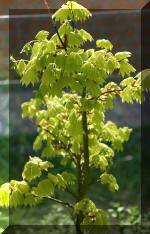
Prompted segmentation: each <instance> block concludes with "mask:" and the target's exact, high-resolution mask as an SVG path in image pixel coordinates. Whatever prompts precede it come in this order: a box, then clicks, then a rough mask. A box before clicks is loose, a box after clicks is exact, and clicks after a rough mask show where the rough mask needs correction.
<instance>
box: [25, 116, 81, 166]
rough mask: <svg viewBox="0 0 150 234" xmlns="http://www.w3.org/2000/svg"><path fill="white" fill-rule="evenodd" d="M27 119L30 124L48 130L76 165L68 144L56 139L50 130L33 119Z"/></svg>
mask: <svg viewBox="0 0 150 234" xmlns="http://www.w3.org/2000/svg"><path fill="white" fill-rule="evenodd" d="M28 120H29V121H30V122H31V123H32V124H34V125H35V126H36V127H39V128H41V129H42V130H44V131H46V132H48V133H49V134H50V135H51V136H53V137H54V139H56V141H58V142H60V143H61V144H62V145H63V149H64V150H65V151H66V152H67V153H69V155H70V158H71V159H72V161H73V162H74V163H75V164H76V165H77V162H76V160H75V158H74V156H75V155H74V154H73V153H72V152H71V150H70V149H69V146H68V145H66V144H65V143H64V142H63V141H61V140H59V139H57V137H56V136H55V135H54V134H53V133H52V132H50V131H49V130H48V129H47V128H44V127H42V126H41V125H40V124H36V123H35V122H34V121H32V120H31V119H29V118H28Z"/></svg>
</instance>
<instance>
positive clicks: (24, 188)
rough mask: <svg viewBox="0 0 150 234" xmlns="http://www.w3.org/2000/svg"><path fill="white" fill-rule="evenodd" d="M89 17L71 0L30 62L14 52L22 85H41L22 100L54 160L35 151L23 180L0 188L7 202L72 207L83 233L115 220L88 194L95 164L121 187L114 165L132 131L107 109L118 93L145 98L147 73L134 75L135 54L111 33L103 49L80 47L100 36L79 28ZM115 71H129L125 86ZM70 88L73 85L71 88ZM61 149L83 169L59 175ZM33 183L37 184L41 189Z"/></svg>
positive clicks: (41, 36)
mask: <svg viewBox="0 0 150 234" xmlns="http://www.w3.org/2000/svg"><path fill="white" fill-rule="evenodd" d="M90 16H91V13H90V12H89V11H88V10H87V9H86V8H84V7H83V6H81V5H79V4H78V3H76V2H74V1H68V2H67V3H66V4H64V5H62V7H61V8H60V9H59V10H57V11H56V12H55V13H54V14H53V15H52V17H51V20H52V23H53V26H54V28H55V30H56V33H55V34H54V35H53V36H52V37H51V38H48V37H49V32H48V31H40V32H39V33H38V34H37V35H36V37H35V40H33V41H30V42H28V43H27V44H25V46H24V47H23V49H22V51H21V53H26V54H27V55H29V59H28V60H23V59H20V60H15V59H14V58H13V57H11V60H12V61H13V63H14V68H15V70H16V71H17V73H18V75H19V76H20V77H21V82H22V85H23V84H25V85H26V86H28V85H29V84H30V83H31V84H32V85H33V86H34V84H35V83H37V84H39V88H38V90H36V92H35V98H32V99H31V100H30V101H29V102H25V103H23V104H22V117H23V118H25V117H27V116H28V118H30V119H34V120H35V121H33V120H31V121H32V122H33V123H34V124H35V125H36V127H37V132H38V136H37V137H36V139H35V141H34V144H33V149H34V150H35V151H38V150H42V153H41V157H42V158H45V157H46V158H47V161H45V160H42V159H41V158H40V157H39V156H30V157H29V161H28V162H27V163H26V164H25V166H24V170H23V173H22V177H23V181H15V180H12V181H10V182H9V183H5V184H3V185H2V186H1V187H0V205H1V206H2V207H4V206H5V207H8V206H10V207H17V206H18V205H24V206H28V205H29V206H33V205H36V204H38V203H39V202H42V200H43V199H44V198H49V199H50V200H53V201H55V202H59V203H61V204H62V205H65V206H68V207H70V209H72V210H73V212H74V215H75V225H76V230H77V233H83V230H84V229H85V228H86V227H87V226H86V225H92V226H94V225H108V224H109V222H108V215H107V213H106V212H105V211H103V210H102V209H99V208H97V207H96V206H95V204H94V203H93V201H91V200H90V199H89V198H88V195H87V192H88V188H89V185H90V183H91V171H92V170H91V169H92V168H97V169H98V170H99V178H96V180H97V182H98V183H101V184H108V186H109V189H110V190H111V191H112V192H114V191H115V190H118V189H119V186H118V184H117V181H116V178H115V177H114V176H113V175H112V174H109V169H110V166H111V165H112V163H113V158H114V154H115V151H122V150H123V143H124V142H125V141H127V140H128V139H129V136H130V133H131V129H129V128H128V127H122V128H118V127H117V126H116V124H115V123H113V122H111V121H107V122H106V121H105V112H106V110H107V109H108V108H111V109H112V108H113V100H114V99H115V98H116V96H119V97H120V99H121V101H122V102H127V103H133V101H134V100H135V101H137V102H141V97H142V95H141V76H140V75H139V74H138V75H136V76H131V73H133V74H134V73H135V68H134V67H133V66H132V65H131V64H130V63H129V60H128V59H129V57H130V56H131V53H130V52H128V51H124V52H118V53H116V54H113V53H112V52H111V51H112V49H113V45H112V44H111V42H110V41H109V40H105V39H98V40H97V41H96V47H97V49H88V50H85V49H82V48H81V47H82V46H83V45H84V43H85V42H86V41H90V42H92V41H93V40H94V39H93V38H92V36H91V35H90V34H89V33H88V32H86V31H85V30H84V29H77V28H76V23H77V22H78V21H81V22H83V21H85V20H86V19H87V18H89V17H90ZM57 21H59V22H60V27H59V28H58V29H57V27H56V23H55V22H57ZM113 72H118V74H119V75H120V76H121V77H122V81H121V83H120V84H119V85H118V84H116V83H115V82H109V77H110V75H111V74H112V73H113ZM125 76H126V77H125ZM64 88H68V90H69V91H68V92H65V89H64ZM45 145H46V146H45ZM57 155H60V156H61V157H62V160H61V163H62V164H63V165H66V164H67V163H68V162H71V164H70V165H71V167H73V168H74V169H75V170H76V172H77V173H76V174H75V173H70V172H67V171H63V173H57V174H54V173H52V169H51V168H52V167H55V165H53V164H52V162H51V159H52V158H53V157H55V156H57ZM43 171H47V178H45V179H41V180H40V182H38V183H36V178H37V177H40V176H41V174H42V172H43ZM31 181H34V182H35V184H36V185H35V186H34V187H33V186H32V184H31ZM73 186H74V187H75V188H77V191H76V192H75V193H74V192H73V191H72V190H71V189H72V188H73ZM56 187H57V188H59V189H60V190H62V191H64V190H66V191H68V192H71V193H72V195H73V196H74V198H75V203H74V204H70V203H69V202H67V201H60V200H58V199H57V198H55V188H56ZM71 187H72V188H71ZM91 233H96V230H95V231H94V232H93V230H92V232H91ZM97 233H99V232H97ZM103 233H104V232H103Z"/></svg>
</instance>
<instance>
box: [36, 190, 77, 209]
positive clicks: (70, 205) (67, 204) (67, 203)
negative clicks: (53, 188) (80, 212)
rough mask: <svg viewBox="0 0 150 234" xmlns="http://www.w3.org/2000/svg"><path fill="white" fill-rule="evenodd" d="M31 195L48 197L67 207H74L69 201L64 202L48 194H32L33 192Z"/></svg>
mask: <svg viewBox="0 0 150 234" xmlns="http://www.w3.org/2000/svg"><path fill="white" fill-rule="evenodd" d="M32 195H33V196H35V197H40V198H48V199H50V200H52V201H55V202H57V203H59V204H61V205H63V206H67V207H70V208H72V209H73V208H74V206H73V205H72V204H70V203H69V202H64V201H61V200H58V199H56V198H54V197H50V196H42V197H41V196H38V195H36V194H33V193H32Z"/></svg>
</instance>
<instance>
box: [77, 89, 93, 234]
mask: <svg viewBox="0 0 150 234" xmlns="http://www.w3.org/2000/svg"><path fill="white" fill-rule="evenodd" d="M85 95H86V88H84V89H83V93H82V98H85ZM82 125H83V131H84V133H83V150H84V164H83V167H82V169H81V156H79V158H78V201H81V200H82V199H84V198H85V197H86V194H87V191H88V186H89V181H90V167H89V150H88V128H87V112H86V111H83V112H82ZM82 220H83V215H82V213H81V214H78V215H77V219H76V234H83V232H82V231H81V229H80V224H81V222H82Z"/></svg>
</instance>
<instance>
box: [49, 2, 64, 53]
mask: <svg viewBox="0 0 150 234" xmlns="http://www.w3.org/2000/svg"><path fill="white" fill-rule="evenodd" d="M44 3H45V5H46V7H47V9H48V13H49V15H50V19H51V22H52V25H53V27H54V29H55V31H56V33H57V36H58V38H59V41H60V43H61V44H62V47H63V49H64V50H65V51H67V48H66V46H65V44H64V43H63V41H62V39H61V37H60V35H59V32H58V29H57V26H56V23H55V21H54V20H53V18H52V14H51V11H50V8H49V6H48V3H47V0H44Z"/></svg>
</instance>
